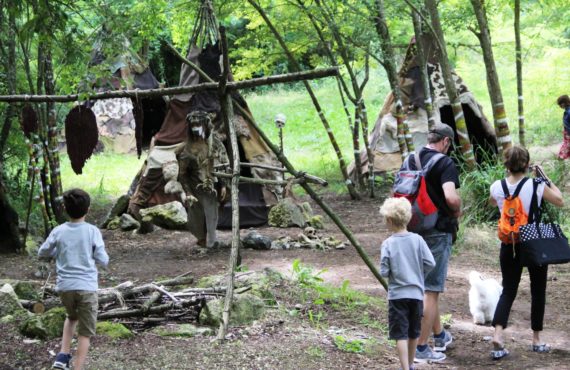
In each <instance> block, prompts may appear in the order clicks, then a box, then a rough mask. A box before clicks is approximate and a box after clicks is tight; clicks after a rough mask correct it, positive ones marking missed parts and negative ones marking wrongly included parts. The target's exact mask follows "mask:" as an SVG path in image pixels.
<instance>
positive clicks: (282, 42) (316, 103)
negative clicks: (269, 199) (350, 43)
mask: <svg viewBox="0 0 570 370" xmlns="http://www.w3.org/2000/svg"><path fill="white" fill-rule="evenodd" d="M247 1H248V2H249V3H250V4H251V6H253V7H254V8H255V10H257V12H258V13H259V15H261V17H262V18H263V20H264V21H265V23H266V24H267V26H268V27H269V29H270V30H271V32H272V33H273V36H274V37H275V38H276V39H277V41H278V42H279V45H280V46H281V48H282V49H283V51H284V52H285V54H286V55H287V60H288V61H289V63H290V65H291V66H292V67H293V68H294V69H295V70H296V71H300V70H301V66H300V65H299V63H298V62H297V60H296V59H295V56H294V55H293V53H291V51H290V50H289V48H288V47H287V44H286V43H285V40H283V37H281V34H280V33H279V31H277V29H276V28H275V26H274V25H273V23H272V22H271V20H270V19H269V17H268V16H267V14H266V13H265V11H264V10H263V8H261V6H260V5H259V4H258V3H257V2H255V1H254V0H247ZM303 84H304V85H305V89H306V90H307V92H308V93H309V96H310V97H311V101H312V102H313V105H314V106H315V109H316V110H317V113H318V115H319V118H320V119H321V122H322V124H323V126H324V128H325V130H326V131H327V135H328V137H329V140H330V142H331V144H332V146H333V148H334V151H335V153H336V155H337V158H338V162H339V166H340V171H341V173H342V177H343V178H344V180H345V182H346V186H347V189H348V192H349V193H350V197H351V198H352V199H360V195H359V194H358V192H357V191H356V188H355V186H354V184H353V183H352V181H351V180H350V178H349V177H348V171H347V169H346V162H345V160H344V157H343V155H342V151H341V150H340V147H339V145H338V143H337V141H336V138H335V136H334V134H333V131H332V128H331V127H330V124H329V122H328V120H327V118H326V117H325V114H324V112H323V110H322V108H321V105H320V103H319V101H318V99H317V97H316V95H315V93H314V92H313V89H312V88H311V85H310V84H309V83H308V82H307V81H304V82H303Z"/></svg>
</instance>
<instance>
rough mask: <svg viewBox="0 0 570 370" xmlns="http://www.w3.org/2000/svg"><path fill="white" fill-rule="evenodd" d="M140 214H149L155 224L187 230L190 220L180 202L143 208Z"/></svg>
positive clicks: (171, 228)
mask: <svg viewBox="0 0 570 370" xmlns="http://www.w3.org/2000/svg"><path fill="white" fill-rule="evenodd" d="M140 214H141V216H142V217H143V218H144V217H146V216H149V217H150V218H151V222H152V223H153V224H154V225H157V226H160V227H163V228H165V229H170V230H185V229H186V224H187V222H188V214H187V213H186V209H185V208H184V206H183V205H182V203H180V202H170V203H166V204H160V205H158V206H154V207H150V208H145V209H141V210H140Z"/></svg>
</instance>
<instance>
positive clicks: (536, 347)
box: [532, 343, 550, 353]
mask: <svg viewBox="0 0 570 370" xmlns="http://www.w3.org/2000/svg"><path fill="white" fill-rule="evenodd" d="M532 351H533V352H538V353H548V352H550V345H549V344H546V343H543V344H533V345H532Z"/></svg>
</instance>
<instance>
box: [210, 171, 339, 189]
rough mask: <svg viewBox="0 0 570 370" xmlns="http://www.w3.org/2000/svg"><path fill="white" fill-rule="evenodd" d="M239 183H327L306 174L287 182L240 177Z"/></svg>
mask: <svg viewBox="0 0 570 370" xmlns="http://www.w3.org/2000/svg"><path fill="white" fill-rule="evenodd" d="M212 174H213V175H214V176H216V177H221V178H225V179H231V178H233V175H230V174H229V173H224V172H213V173H212ZM239 181H240V183H242V182H245V183H249V184H260V185H281V186H284V185H289V184H300V183H302V182H305V181H306V182H310V183H312V184H318V185H322V186H327V185H328V182H327V181H326V180H323V179H321V178H319V177H316V176H311V175H308V174H302V176H301V177H300V178H291V179H288V180H283V181H280V180H266V179H261V178H257V177H245V176H240V178H239Z"/></svg>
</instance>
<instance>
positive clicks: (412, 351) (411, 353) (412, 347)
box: [402, 338, 418, 370]
mask: <svg viewBox="0 0 570 370" xmlns="http://www.w3.org/2000/svg"><path fill="white" fill-rule="evenodd" d="M417 345H418V338H414V339H408V368H410V367H411V366H412V365H413V364H414V357H416V346H417ZM402 369H404V370H406V368H405V367H402Z"/></svg>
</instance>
